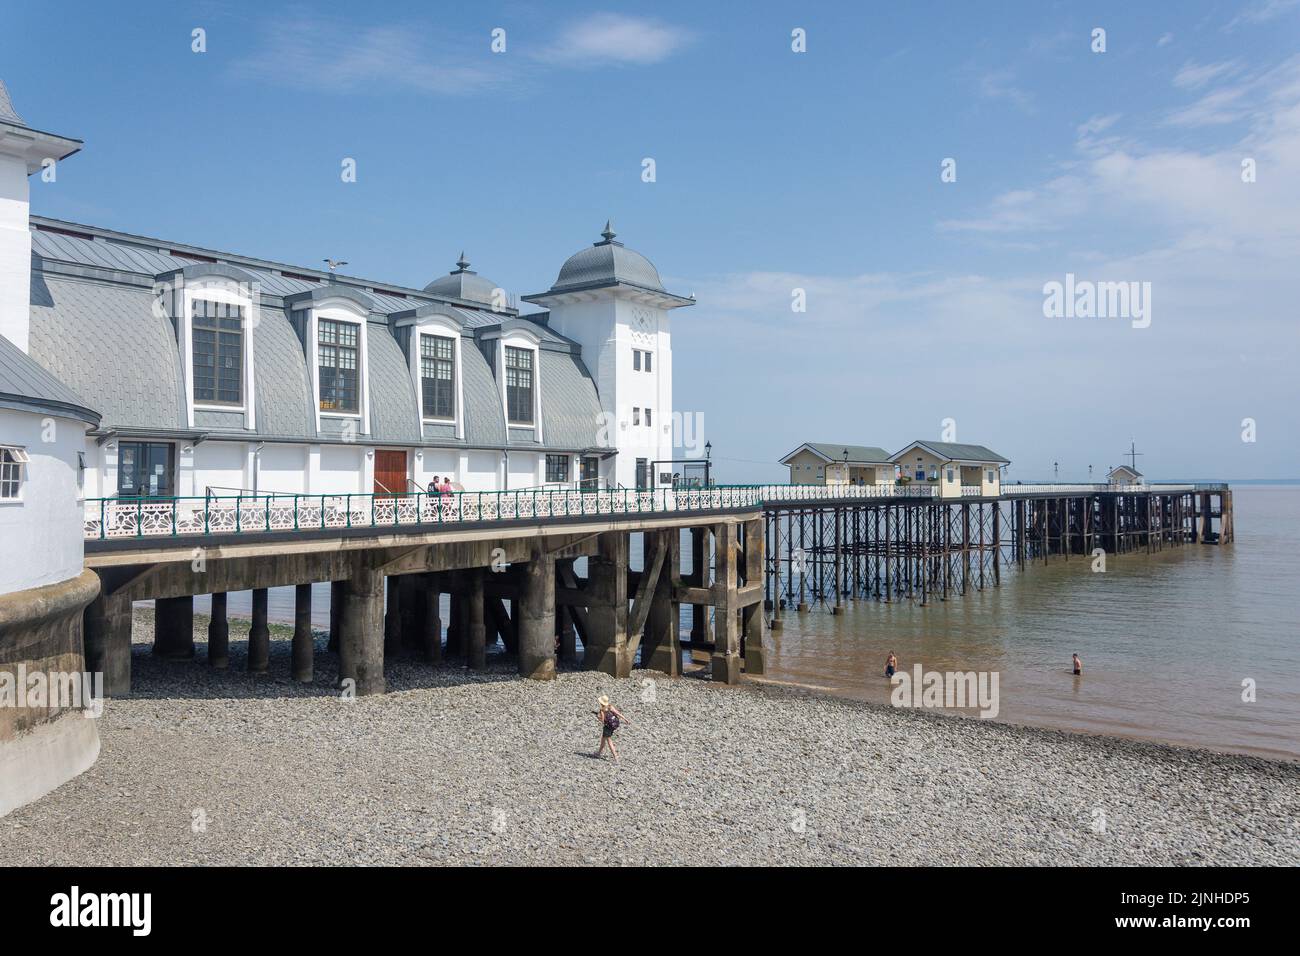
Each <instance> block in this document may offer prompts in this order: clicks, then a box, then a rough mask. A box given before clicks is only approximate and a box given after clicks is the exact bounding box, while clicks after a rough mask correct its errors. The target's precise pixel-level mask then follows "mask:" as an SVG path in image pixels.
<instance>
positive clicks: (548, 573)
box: [515, 537, 555, 680]
mask: <svg viewBox="0 0 1300 956" xmlns="http://www.w3.org/2000/svg"><path fill="white" fill-rule="evenodd" d="M530 552H531V553H530V555H529V559H528V564H527V565H526V566H525V567H524V579H523V587H522V592H523V593H522V595H521V597H520V599H519V600H518V601H517V602H515V609H516V610H515V614H516V617H517V621H516V622H515V623H516V625H517V626H518V628H519V673H520V674H521V675H523V676H524V677H531V678H532V679H534V680H554V679H555V558H554V557H553V556H552V555H551V554H550V553H549V552H548V551H547V548H546V539H545V538H540V537H539V538H533V540H532V547H531V549H530Z"/></svg>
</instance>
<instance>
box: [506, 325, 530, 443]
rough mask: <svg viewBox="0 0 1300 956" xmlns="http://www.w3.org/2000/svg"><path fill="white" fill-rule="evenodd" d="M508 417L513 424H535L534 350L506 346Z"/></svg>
mask: <svg viewBox="0 0 1300 956" xmlns="http://www.w3.org/2000/svg"><path fill="white" fill-rule="evenodd" d="M505 364H506V418H507V420H508V421H509V423H510V424H512V425H531V424H533V352H532V350H531V349H521V348H516V347H514V346H511V345H507V346H505Z"/></svg>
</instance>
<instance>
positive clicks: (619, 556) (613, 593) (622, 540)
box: [583, 531, 632, 677]
mask: <svg viewBox="0 0 1300 956" xmlns="http://www.w3.org/2000/svg"><path fill="white" fill-rule="evenodd" d="M628 537H629V536H628V533H627V532H625V531H604V532H601V534H600V536H599V537H598V539H597V542H598V543H597V548H598V552H597V554H595V555H594V556H592V557H589V558H588V559H587V593H588V594H589V595H590V598H589V601H590V603H589V604H588V606H587V628H588V630H589V631H590V632H591V633H590V634H589V635H587V637H588V640H587V641H586V642H585V644H584V648H585V653H584V655H583V665H584V666H585V667H587V668H589V669H591V670H598V671H600V672H601V673H604V674H609V675H610V676H612V677H628V676H630V675H631V673H632V658H631V655H630V654H628V648H627V624H628V621H627V610H628V608H627V565H628V547H629V544H628Z"/></svg>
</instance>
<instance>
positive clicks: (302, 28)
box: [232, 16, 509, 95]
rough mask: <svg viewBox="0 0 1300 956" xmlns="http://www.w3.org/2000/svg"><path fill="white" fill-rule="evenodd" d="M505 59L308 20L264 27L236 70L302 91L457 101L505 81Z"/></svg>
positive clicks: (405, 33) (399, 32)
mask: <svg viewBox="0 0 1300 956" xmlns="http://www.w3.org/2000/svg"><path fill="white" fill-rule="evenodd" d="M485 48H486V41H485ZM504 59H505V58H503V57H493V58H491V59H488V58H487V57H478V58H473V57H470V56H468V55H467V54H466V53H465V48H464V46H457V45H455V44H452V43H448V42H445V41H444V42H433V41H431V40H430V39H429V37H428V36H427V34H426V33H425V32H424V31H421V30H417V29H414V28H404V27H397V26H381V27H355V26H353V25H351V24H348V23H344V22H342V21H331V20H326V19H321V18H319V17H306V16H302V17H283V18H279V19H276V20H273V21H266V22H265V23H263V25H262V28H261V34H260V44H259V46H258V48H257V49H256V50H255V51H254V52H253V54H252V55H250V56H248V57H246V58H244V59H241V60H238V61H236V63H235V64H234V66H233V67H232V71H233V73H234V74H235V75H236V76H238V77H241V78H245V79H253V80H259V81H264V82H273V83H277V84H279V85H283V86H289V87H293V88H296V89H304V90H322V91H326V92H335V93H349V92H357V91H359V90H362V89H365V88H384V89H407V90H414V91H417V92H422V93H434V94H442V95H455V94H461V93H468V92H474V91H477V90H482V89H487V88H490V87H494V86H497V85H499V84H501V83H503V82H505V81H506V80H507V79H508V74H507V70H508V68H509V64H508V63H505V62H502V61H503V60H504Z"/></svg>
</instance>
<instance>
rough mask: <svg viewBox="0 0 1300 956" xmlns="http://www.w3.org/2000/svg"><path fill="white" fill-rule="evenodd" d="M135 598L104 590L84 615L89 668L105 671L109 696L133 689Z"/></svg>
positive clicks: (84, 636) (126, 693) (122, 695)
mask: <svg viewBox="0 0 1300 956" xmlns="http://www.w3.org/2000/svg"><path fill="white" fill-rule="evenodd" d="M131 612H132V607H131V602H130V601H126V600H123V599H122V598H120V597H114V596H112V595H111V594H110V595H105V594H104V593H103V592H102V591H101V592H100V594H99V595H98V596H96V598H95V600H94V601H92V602H91V603H90V604H89V605H88V606H87V607H86V612H85V616H84V621H85V633H84V635H83V640H84V642H85V655H86V670H88V671H90V673H92V674H97V673H102V674H103V675H104V696H105V697H126V696H128V695H129V694H130V693H131Z"/></svg>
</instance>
